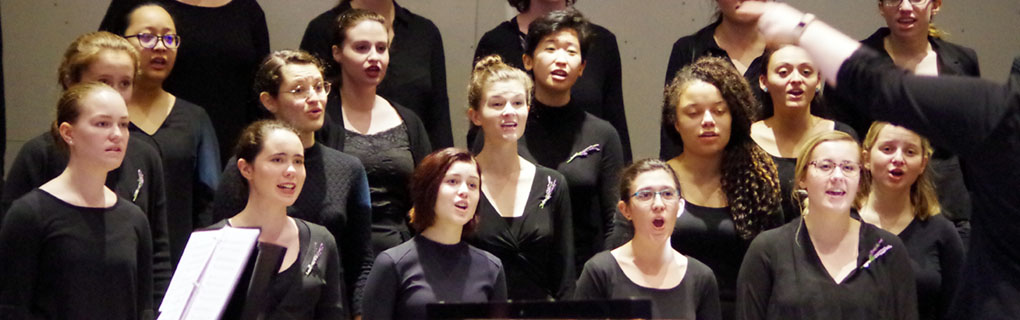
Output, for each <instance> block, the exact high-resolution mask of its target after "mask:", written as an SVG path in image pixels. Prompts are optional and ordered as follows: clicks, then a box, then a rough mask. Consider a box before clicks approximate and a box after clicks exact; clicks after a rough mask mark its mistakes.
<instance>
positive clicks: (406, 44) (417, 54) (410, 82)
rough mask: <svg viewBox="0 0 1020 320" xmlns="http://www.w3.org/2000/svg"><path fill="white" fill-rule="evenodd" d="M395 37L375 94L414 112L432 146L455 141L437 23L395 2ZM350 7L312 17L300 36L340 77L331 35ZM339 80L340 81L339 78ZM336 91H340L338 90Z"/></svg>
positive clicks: (332, 74) (303, 45) (330, 71)
mask: <svg viewBox="0 0 1020 320" xmlns="http://www.w3.org/2000/svg"><path fill="white" fill-rule="evenodd" d="M393 5H394V7H395V17H394V21H393V41H392V42H391V43H390V64H389V67H388V68H387V70H386V77H384V78H383V81H382V83H380V84H379V93H378V94H379V95H380V96H383V97H386V98H387V99H390V100H392V101H395V102H397V103H399V104H401V105H403V106H405V107H407V108H408V109H411V110H412V111H414V113H415V114H416V115H418V117H419V118H421V120H422V122H423V123H424V124H425V128H426V129H428V131H427V133H428V138H429V141H430V143H431V145H432V146H435V147H436V149H442V148H446V147H452V146H453V131H452V128H451V127H450V98H449V97H448V96H447V94H446V56H445V53H444V51H443V38H442V37H441V36H440V34H439V28H437V27H436V25H435V24H434V23H432V21H430V20H429V19H426V18H425V17H422V16H419V15H417V14H414V13H412V12H411V11H408V10H407V9H405V8H403V7H401V6H400V5H397V3H396V2H394V3H393ZM350 9H351V3H350V1H347V0H345V1H341V2H340V4H339V5H337V6H336V7H334V8H332V9H329V10H328V11H326V12H323V13H322V14H320V15H319V16H317V17H315V19H312V21H311V22H309V23H308V27H307V28H305V34H304V37H303V38H301V49H302V50H305V51H308V52H311V53H312V54H315V55H317V56H318V57H319V58H320V59H322V60H323V61H325V62H326V65H327V70H326V76H327V77H329V78H336V79H339V74H340V65H339V64H338V63H337V62H336V61H334V60H333V49H332V46H333V45H334V43H333V35H334V33H335V32H334V31H333V29H334V24H335V23H336V18H337V17H339V16H340V14H342V13H344V12H346V11H347V10H350ZM337 83H339V81H337ZM337 91H339V90H337Z"/></svg>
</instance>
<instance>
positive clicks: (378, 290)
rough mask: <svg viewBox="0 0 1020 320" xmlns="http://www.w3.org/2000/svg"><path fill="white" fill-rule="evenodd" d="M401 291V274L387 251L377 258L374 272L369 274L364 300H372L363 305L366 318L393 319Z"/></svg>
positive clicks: (366, 319) (363, 315) (372, 319)
mask: <svg viewBox="0 0 1020 320" xmlns="http://www.w3.org/2000/svg"><path fill="white" fill-rule="evenodd" d="M400 291H401V288H400V275H398V274H397V268H396V261H393V258H392V257H390V255H388V254H386V253H381V254H379V256H377V257H376V258H375V264H373V265H372V272H371V273H369V274H368V283H366V284H365V296H364V298H363V300H362V301H372V303H364V304H363V305H362V306H361V312H362V313H361V316H362V319H364V320H374V319H393V313H394V310H396V308H397V295H398V294H399V292H400Z"/></svg>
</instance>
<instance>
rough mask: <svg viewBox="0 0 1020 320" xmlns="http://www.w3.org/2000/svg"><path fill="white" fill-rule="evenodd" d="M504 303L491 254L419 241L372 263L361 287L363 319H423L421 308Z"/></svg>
mask: <svg viewBox="0 0 1020 320" xmlns="http://www.w3.org/2000/svg"><path fill="white" fill-rule="evenodd" d="M503 300H506V279H505V277H504V275H503V264H502V263H500V261H499V258H496V257H495V256H493V255H492V254H490V253H488V252H485V251H482V250H481V249H478V248H475V247H473V246H471V245H468V244H467V243H465V242H463V241H461V242H460V243H457V244H453V245H447V244H441V243H438V242H435V241H432V240H429V239H428V238H425V237H423V236H416V237H414V238H412V239H411V240H410V241H407V242H404V243H403V244H401V245H399V246H396V247H393V248H390V249H388V250H386V251H384V252H382V253H380V254H379V256H378V257H376V258H375V265H373V266H372V273H371V274H370V275H369V276H368V285H366V286H365V301H371V303H366V304H365V305H364V306H363V310H364V313H363V314H362V316H363V317H364V319H365V320H375V319H425V306H426V305H427V304H429V303H437V302H490V301H503Z"/></svg>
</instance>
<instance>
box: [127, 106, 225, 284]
mask: <svg viewBox="0 0 1020 320" xmlns="http://www.w3.org/2000/svg"><path fill="white" fill-rule="evenodd" d="M129 129H130V130H131V132H132V133H133V135H132V138H137V139H138V140H139V141H144V142H148V143H149V145H151V146H153V147H154V148H156V150H159V154H160V158H161V159H162V160H163V175H164V177H165V178H164V181H165V183H166V189H167V190H170V192H167V195H166V196H167V203H166V211H167V217H166V219H167V221H166V222H167V231H168V232H169V234H170V258H171V261H172V263H173V265H175V266H176V265H177V262H178V261H180V260H181V254H183V253H184V246H185V245H187V243H188V237H190V236H191V232H192V231H195V229H198V228H202V227H205V226H207V225H210V224H212V221H213V220H212V217H211V216H210V215H209V205H210V204H211V203H212V200H213V194H214V193H215V192H216V183H217V182H218V181H219V178H220V167H219V165H220V147H219V144H218V142H217V140H216V132H215V131H214V129H213V126H212V122H211V121H210V120H209V116H208V115H206V114H205V111H204V110H202V108H201V107H199V106H196V105H194V104H192V103H191V102H188V101H186V100H184V99H177V100H176V101H175V102H174V105H173V107H172V108H171V109H170V114H169V115H167V117H166V119H165V120H163V124H161V125H160V126H159V129H157V130H156V133H154V134H152V135H149V134H148V133H146V132H145V131H142V129H140V128H138V127H136V126H135V125H134V124H133V123H132V124H131V125H130V127H129Z"/></svg>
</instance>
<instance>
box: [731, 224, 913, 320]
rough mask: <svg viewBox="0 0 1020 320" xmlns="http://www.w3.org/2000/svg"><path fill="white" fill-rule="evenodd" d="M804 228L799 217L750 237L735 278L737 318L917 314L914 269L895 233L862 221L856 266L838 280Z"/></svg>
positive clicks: (906, 316)
mask: <svg viewBox="0 0 1020 320" xmlns="http://www.w3.org/2000/svg"><path fill="white" fill-rule="evenodd" d="M808 233H809V230H808V228H807V226H806V225H805V224H804V222H803V219H802V218H797V219H794V220H793V221H791V222H790V223H787V224H786V225H783V226H782V227H779V228H776V229H772V230H767V231H765V232H762V233H761V234H759V235H758V237H756V238H755V239H754V240H753V241H751V246H750V248H749V249H748V250H747V256H746V257H745V259H744V262H743V264H742V265H741V266H740V277H739V278H738V279H737V318H738V319H832V320H837V319H917V293H916V291H915V288H914V281H913V279H914V276H913V275H914V272H913V271H912V270H911V267H910V257H909V256H908V255H907V250H906V248H905V246H904V245H903V242H901V241H900V239H899V238H897V237H896V236H895V235H893V234H891V233H889V232H886V231H885V230H882V229H879V228H877V227H875V226H873V225H870V224H867V223H864V222H861V225H860V229H859V237H860V238H859V240H858V245H857V268H855V269H854V270H853V271H851V272H850V274H849V275H848V276H847V277H846V278H844V279H843V281H842V282H841V283H836V282H835V281H833V279H832V277H831V276H830V275H829V273H828V271H826V270H825V267H824V266H823V265H822V261H821V260H820V258H819V257H818V254H817V253H816V252H815V247H814V245H813V244H812V243H811V239H810V236H809V235H808ZM887 246H889V247H888V248H889V249H887V250H882V248H886V247H887ZM881 251H885V253H884V254H879V253H880V252H881ZM869 261H870V262H869Z"/></svg>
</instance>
